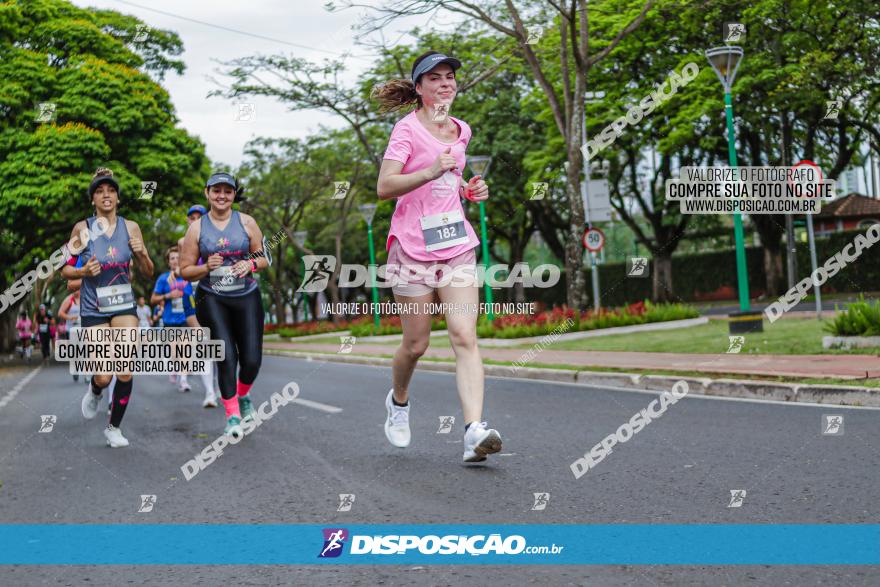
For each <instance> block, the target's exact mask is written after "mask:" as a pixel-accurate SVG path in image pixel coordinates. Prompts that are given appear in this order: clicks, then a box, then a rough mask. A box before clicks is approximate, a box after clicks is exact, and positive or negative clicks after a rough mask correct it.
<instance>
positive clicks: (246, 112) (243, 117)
mask: <svg viewBox="0 0 880 587" xmlns="http://www.w3.org/2000/svg"><path fill="white" fill-rule="evenodd" d="M237 106H238V108H237V110H236V112H235V114H233V115H232V118H233V120H235V121H236V122H251V121H253V120H254V119H255V118H256V117H257V106H256V104H250V103H245V104H237Z"/></svg>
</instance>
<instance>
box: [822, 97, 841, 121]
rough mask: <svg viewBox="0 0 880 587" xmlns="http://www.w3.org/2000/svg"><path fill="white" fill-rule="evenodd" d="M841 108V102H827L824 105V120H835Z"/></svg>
mask: <svg viewBox="0 0 880 587" xmlns="http://www.w3.org/2000/svg"><path fill="white" fill-rule="evenodd" d="M841 108H843V102H842V101H841V100H828V101H827V102H826V103H825V119H826V120H837V116H838V115H839V114H840V109H841Z"/></svg>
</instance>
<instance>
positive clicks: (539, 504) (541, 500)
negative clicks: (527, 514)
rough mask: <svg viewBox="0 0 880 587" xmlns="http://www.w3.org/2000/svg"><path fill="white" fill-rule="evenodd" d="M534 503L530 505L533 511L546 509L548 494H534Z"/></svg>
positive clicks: (548, 500)
mask: <svg viewBox="0 0 880 587" xmlns="http://www.w3.org/2000/svg"><path fill="white" fill-rule="evenodd" d="M533 495H534V496H535V503H534V504H533V505H532V510H533V511H541V510H545V509H547V504H548V503H549V502H550V494H549V493H535V494H533Z"/></svg>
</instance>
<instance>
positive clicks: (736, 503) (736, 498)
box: [727, 489, 746, 508]
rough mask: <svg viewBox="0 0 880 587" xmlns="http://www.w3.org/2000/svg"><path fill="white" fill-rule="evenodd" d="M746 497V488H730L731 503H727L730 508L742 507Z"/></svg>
mask: <svg viewBox="0 0 880 587" xmlns="http://www.w3.org/2000/svg"><path fill="white" fill-rule="evenodd" d="M745 499H746V490H745V489H731V490H730V503H728V504H727V507H729V508H739V507H742V504H743V501H745Z"/></svg>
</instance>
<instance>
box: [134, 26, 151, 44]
mask: <svg viewBox="0 0 880 587" xmlns="http://www.w3.org/2000/svg"><path fill="white" fill-rule="evenodd" d="M149 34H150V27H148V26H147V25H145V24H139V25H137V28H136V29H135V33H134V38H133V39H132V41H134V42H135V43H143V42H144V41H146V40H147V36H148V35H149Z"/></svg>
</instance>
